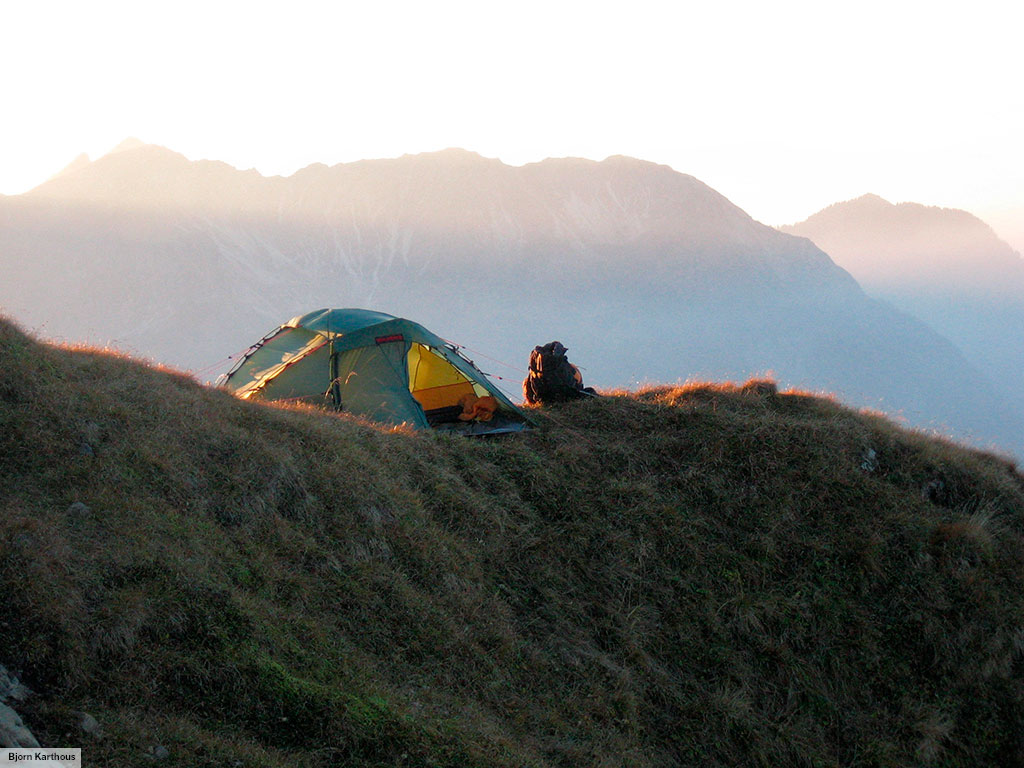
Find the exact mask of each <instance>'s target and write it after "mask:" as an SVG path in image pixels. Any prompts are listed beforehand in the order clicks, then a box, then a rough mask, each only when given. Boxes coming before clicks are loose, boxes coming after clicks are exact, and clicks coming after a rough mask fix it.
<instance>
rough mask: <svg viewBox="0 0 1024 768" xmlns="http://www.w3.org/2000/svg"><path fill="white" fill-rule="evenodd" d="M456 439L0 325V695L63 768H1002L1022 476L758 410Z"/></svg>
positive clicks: (567, 411)
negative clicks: (312, 407) (157, 750)
mask: <svg viewBox="0 0 1024 768" xmlns="http://www.w3.org/2000/svg"><path fill="white" fill-rule="evenodd" d="M536 418H537V420H538V422H539V424H540V426H539V428H538V429H536V430H535V431H533V432H532V433H529V434H524V435H521V436H519V437H517V438H515V439H510V440H501V441H492V442H481V441H468V440H464V439H455V440H453V439H450V438H445V437H443V436H440V435H435V434H421V433H417V434H412V433H406V432H402V431H386V430H382V429H379V428H376V427H374V426H373V425H368V424H363V423H359V422H356V421H354V420H351V419H348V418H344V417H339V416H335V415H331V414H324V413H322V412H312V411H298V410H284V409H279V408H271V407H266V406H259V405H256V404H250V403H245V402H240V401H237V400H235V399H233V398H231V397H229V396H227V395H226V394H224V393H222V392H218V391H214V390H210V389H206V388H203V387H200V386H198V385H197V384H196V383H194V382H193V381H192V380H190V379H189V378H187V377H184V376H181V375H177V374H174V373H173V372H167V371H158V370H154V369H151V368H148V367H145V366H142V365H139V364H137V363H134V362H131V361H129V360H125V359H121V358H117V357H112V356H109V355H105V354H102V353H98V352H93V351H87V350H82V351H74V350H63V349H57V348H52V347H47V346H43V345H40V344H38V343H36V342H35V341H33V340H31V339H30V338H29V337H27V336H25V335H24V334H22V333H21V332H20V331H19V330H18V329H17V328H15V327H14V326H12V325H10V324H7V323H4V322H2V321H0V521H2V526H0V599H2V600H3V605H4V607H5V610H4V615H3V618H2V621H0V664H4V665H5V666H7V667H8V668H9V669H15V670H18V671H19V672H20V673H21V677H22V678H23V679H24V681H25V682H26V683H27V684H28V685H29V687H31V688H32V689H33V690H34V691H35V692H36V693H35V696H34V697H33V698H32V699H30V700H29V701H28V702H27V704H26V706H25V707H24V708H23V710H22V712H21V713H22V715H23V717H24V719H25V721H26V723H27V724H28V725H29V727H31V728H32V729H33V731H34V732H35V733H36V735H37V736H38V738H39V739H40V741H42V742H43V743H44V744H64V743H65V742H66V741H67V740H68V738H67V737H66V736H65V734H68V733H77V731H75V730H74V729H75V728H76V726H75V725H74V722H73V721H74V717H75V715H74V714H73V713H74V712H77V711H79V710H84V711H86V712H89V713H91V714H93V715H94V716H95V717H96V718H97V720H98V721H99V723H100V725H101V726H102V728H103V730H104V736H103V738H102V739H100V740H94V739H92V738H91V737H89V736H86V735H81V736H80V737H74V736H72V740H73V741H74V742H75V743H76V744H81V745H82V746H83V747H84V756H85V757H86V759H87V760H88V762H89V764H90V765H99V766H102V765H111V766H112V765H148V764H150V763H151V759H150V757H149V756H148V755H147V750H151V749H152V748H153V747H154V745H157V744H159V745H161V746H163V747H165V748H166V749H167V750H168V753H169V758H168V760H167V763H166V764H168V765H181V766H186V765H187V766H204V765H210V766H212V765H224V764H228V765H231V764H243V765H253V766H317V765H323V764H325V763H327V762H329V761H331V760H334V761H336V762H337V763H338V764H344V765H356V766H384V765H387V766H395V765H401V766H472V765H476V766H579V765H593V766H613V765H614V766H618V765H631V766H674V765H688V764H692V765H698V764H699V765H711V766H714V765H721V766H725V765H730V766H735V765H801V764H806V765H814V764H819V765H892V766H896V765H907V764H912V763H916V762H920V763H927V764H935V765H939V764H948V765H952V764H958V765H968V764H977V765H993V764H1007V765H1008V764H1019V763H1020V761H1021V760H1022V757H1024V756H1022V754H1021V753H1020V744H1021V732H1020V723H1021V722H1022V718H1024V700H1022V685H1021V682H1022V679H1021V673H1022V667H1021V659H1022V648H1024V640H1022V629H1021V628H1022V627H1024V589H1022V587H1024V579H1022V568H1024V546H1022V545H1024V479H1022V478H1021V476H1020V475H1019V474H1018V473H1016V471H1015V470H1014V468H1013V467H1012V466H1011V465H1009V464H1007V463H1006V462H1003V461H1001V460H998V459H996V458H993V457H991V456H988V455H985V454H981V453H977V452H972V451H968V450H964V449H960V448H957V447H954V446H951V445H949V444H947V443H944V442H940V441H936V440H933V439H930V438H927V437H924V436H921V435H917V434H911V433H908V432H905V431H902V430H900V429H898V428H896V427H895V426H894V425H892V424H891V423H889V422H887V421H885V420H883V419H881V418H877V417H873V416H870V415H864V414H858V413H855V412H853V411H850V410H847V409H844V408H842V407H840V406H838V405H836V404H835V403H834V402H831V401H829V400H824V399H820V398H813V397H809V396H806V395H802V394H798V393H788V394H787V393H783V394H777V393H775V392H774V389H773V388H772V387H770V386H766V385H756V384H755V385H751V386H746V387H732V386H728V385H723V386H712V385H695V386H690V387H687V388H677V389H658V390H650V391H645V392H640V393H637V394H625V393H622V394H616V395H615V396H611V397H607V398H602V399H600V400H593V401H586V402H580V403H575V404H572V405H569V406H566V407H563V408H559V409H552V410H550V411H539V412H537V413H536Z"/></svg>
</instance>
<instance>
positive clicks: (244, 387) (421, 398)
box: [219, 309, 527, 434]
mask: <svg viewBox="0 0 1024 768" xmlns="http://www.w3.org/2000/svg"><path fill="white" fill-rule="evenodd" d="M219 383H220V384H221V385H223V386H226V387H227V388H228V389H230V390H232V391H234V392H235V394H237V395H238V396H239V397H241V398H244V399H249V400H287V401H293V402H305V403H314V404H321V405H328V406H330V407H333V408H337V409H339V410H344V411H348V412H350V413H354V414H357V415H359V416H364V417H366V418H367V419H372V420H373V421H380V422H385V423H390V424H403V423H404V424H408V425H410V426H412V427H415V428H418V429H427V428H430V427H433V428H436V429H446V430H452V431H458V432H464V433H467V434H493V433H496V432H513V431H520V430H522V429H525V428H526V424H527V419H526V417H525V416H524V415H523V413H522V412H521V411H520V410H519V409H518V408H517V407H516V406H515V405H514V404H513V403H512V401H511V400H509V399H508V398H507V397H505V395H503V394H502V393H501V392H500V391H499V390H498V389H497V388H496V387H494V385H492V384H491V383H490V382H489V381H488V380H487V379H486V377H485V376H484V374H483V373H482V372H481V371H480V370H479V369H478V368H477V367H476V366H475V365H473V363H472V362H471V361H470V360H467V359H466V358H464V357H463V356H462V355H460V354H459V352H458V350H457V349H456V348H455V347H454V346H453V345H451V344H449V343H447V342H445V341H444V340H443V339H441V338H440V337H439V336H436V335H434V334H433V333H431V332H430V331H428V330H427V329H426V328H424V327H423V326H421V325H419V324H418V323H414V322H411V321H409V320H403V319H402V318H399V317H393V316H391V315H387V314H384V313H383V312H373V311H371V310H367V309H319V310H317V311H315V312H310V313H308V314H305V315H301V316H300V317H296V318H293V319H292V320H290V321H289V322H287V323H285V324H284V325H282V326H281V327H280V328H277V329H276V330H274V331H271V332H270V333H268V334H267V335H266V336H264V337H263V338H262V339H261V340H260V341H258V342H257V343H256V344H254V345H253V346H252V347H250V348H249V351H248V352H246V354H245V355H244V356H243V358H242V359H241V360H240V361H239V362H238V363H237V364H236V365H235V367H234V368H232V369H231V370H230V371H229V372H228V373H227V374H225V376H224V377H223V378H222V379H221V380H220V382H219ZM467 394H471V395H476V396H477V397H483V396H486V395H490V396H492V397H494V398H495V399H496V400H497V402H498V410H497V411H496V412H495V414H494V416H493V418H492V419H491V420H490V421H476V422H465V421H460V420H459V418H458V416H459V414H460V413H461V412H462V406H460V405H459V401H460V399H462V398H463V397H464V396H465V395H467Z"/></svg>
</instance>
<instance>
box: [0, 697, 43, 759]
mask: <svg viewBox="0 0 1024 768" xmlns="http://www.w3.org/2000/svg"><path fill="white" fill-rule="evenodd" d="M38 746H39V742H38V741H36V737H35V736H33V735H32V731H30V730H29V729H28V728H26V727H25V724H24V723H23V722H22V721H21V717H19V716H18V713H17V712H15V711H14V710H13V709H11V708H10V707H8V706H7V705H6V704H0V747H4V748H6V749H31V748H35V747H38Z"/></svg>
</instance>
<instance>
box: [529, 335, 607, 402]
mask: <svg viewBox="0 0 1024 768" xmlns="http://www.w3.org/2000/svg"><path fill="white" fill-rule="evenodd" d="M568 351H569V350H567V349H566V348H565V347H564V346H563V345H562V343H561V342H560V341H552V342H551V343H550V344H545V345H544V346H542V347H534V348H533V352H531V353H530V372H529V374H528V375H527V376H526V379H525V380H524V381H523V397H524V399H525V400H526V402H527V403H530V404H531V405H534V404H537V403H563V402H565V401H566V400H573V399H575V398H578V397H586V396H587V395H588V394H592V393H593V390H590V392H586V391H584V389H583V376H582V375H580V371H579V369H578V368H577V367H576V366H575V365H573V364H572V363H570V362H569V358H567V357H566V356H565V353H566V352H568Z"/></svg>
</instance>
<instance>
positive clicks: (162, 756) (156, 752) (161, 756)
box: [149, 744, 171, 760]
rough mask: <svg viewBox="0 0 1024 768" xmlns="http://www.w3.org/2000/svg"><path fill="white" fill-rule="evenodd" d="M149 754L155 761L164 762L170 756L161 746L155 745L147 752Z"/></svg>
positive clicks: (165, 748)
mask: <svg viewBox="0 0 1024 768" xmlns="http://www.w3.org/2000/svg"><path fill="white" fill-rule="evenodd" d="M149 754H150V755H151V756H152V757H153V758H154V759H155V760H166V759H167V758H168V757H170V756H171V753H170V751H169V750H168V749H167V747H165V746H164V745H163V744H157V745H156V746H155V747H153V748H152V749H151V750H150V751H149Z"/></svg>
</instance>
